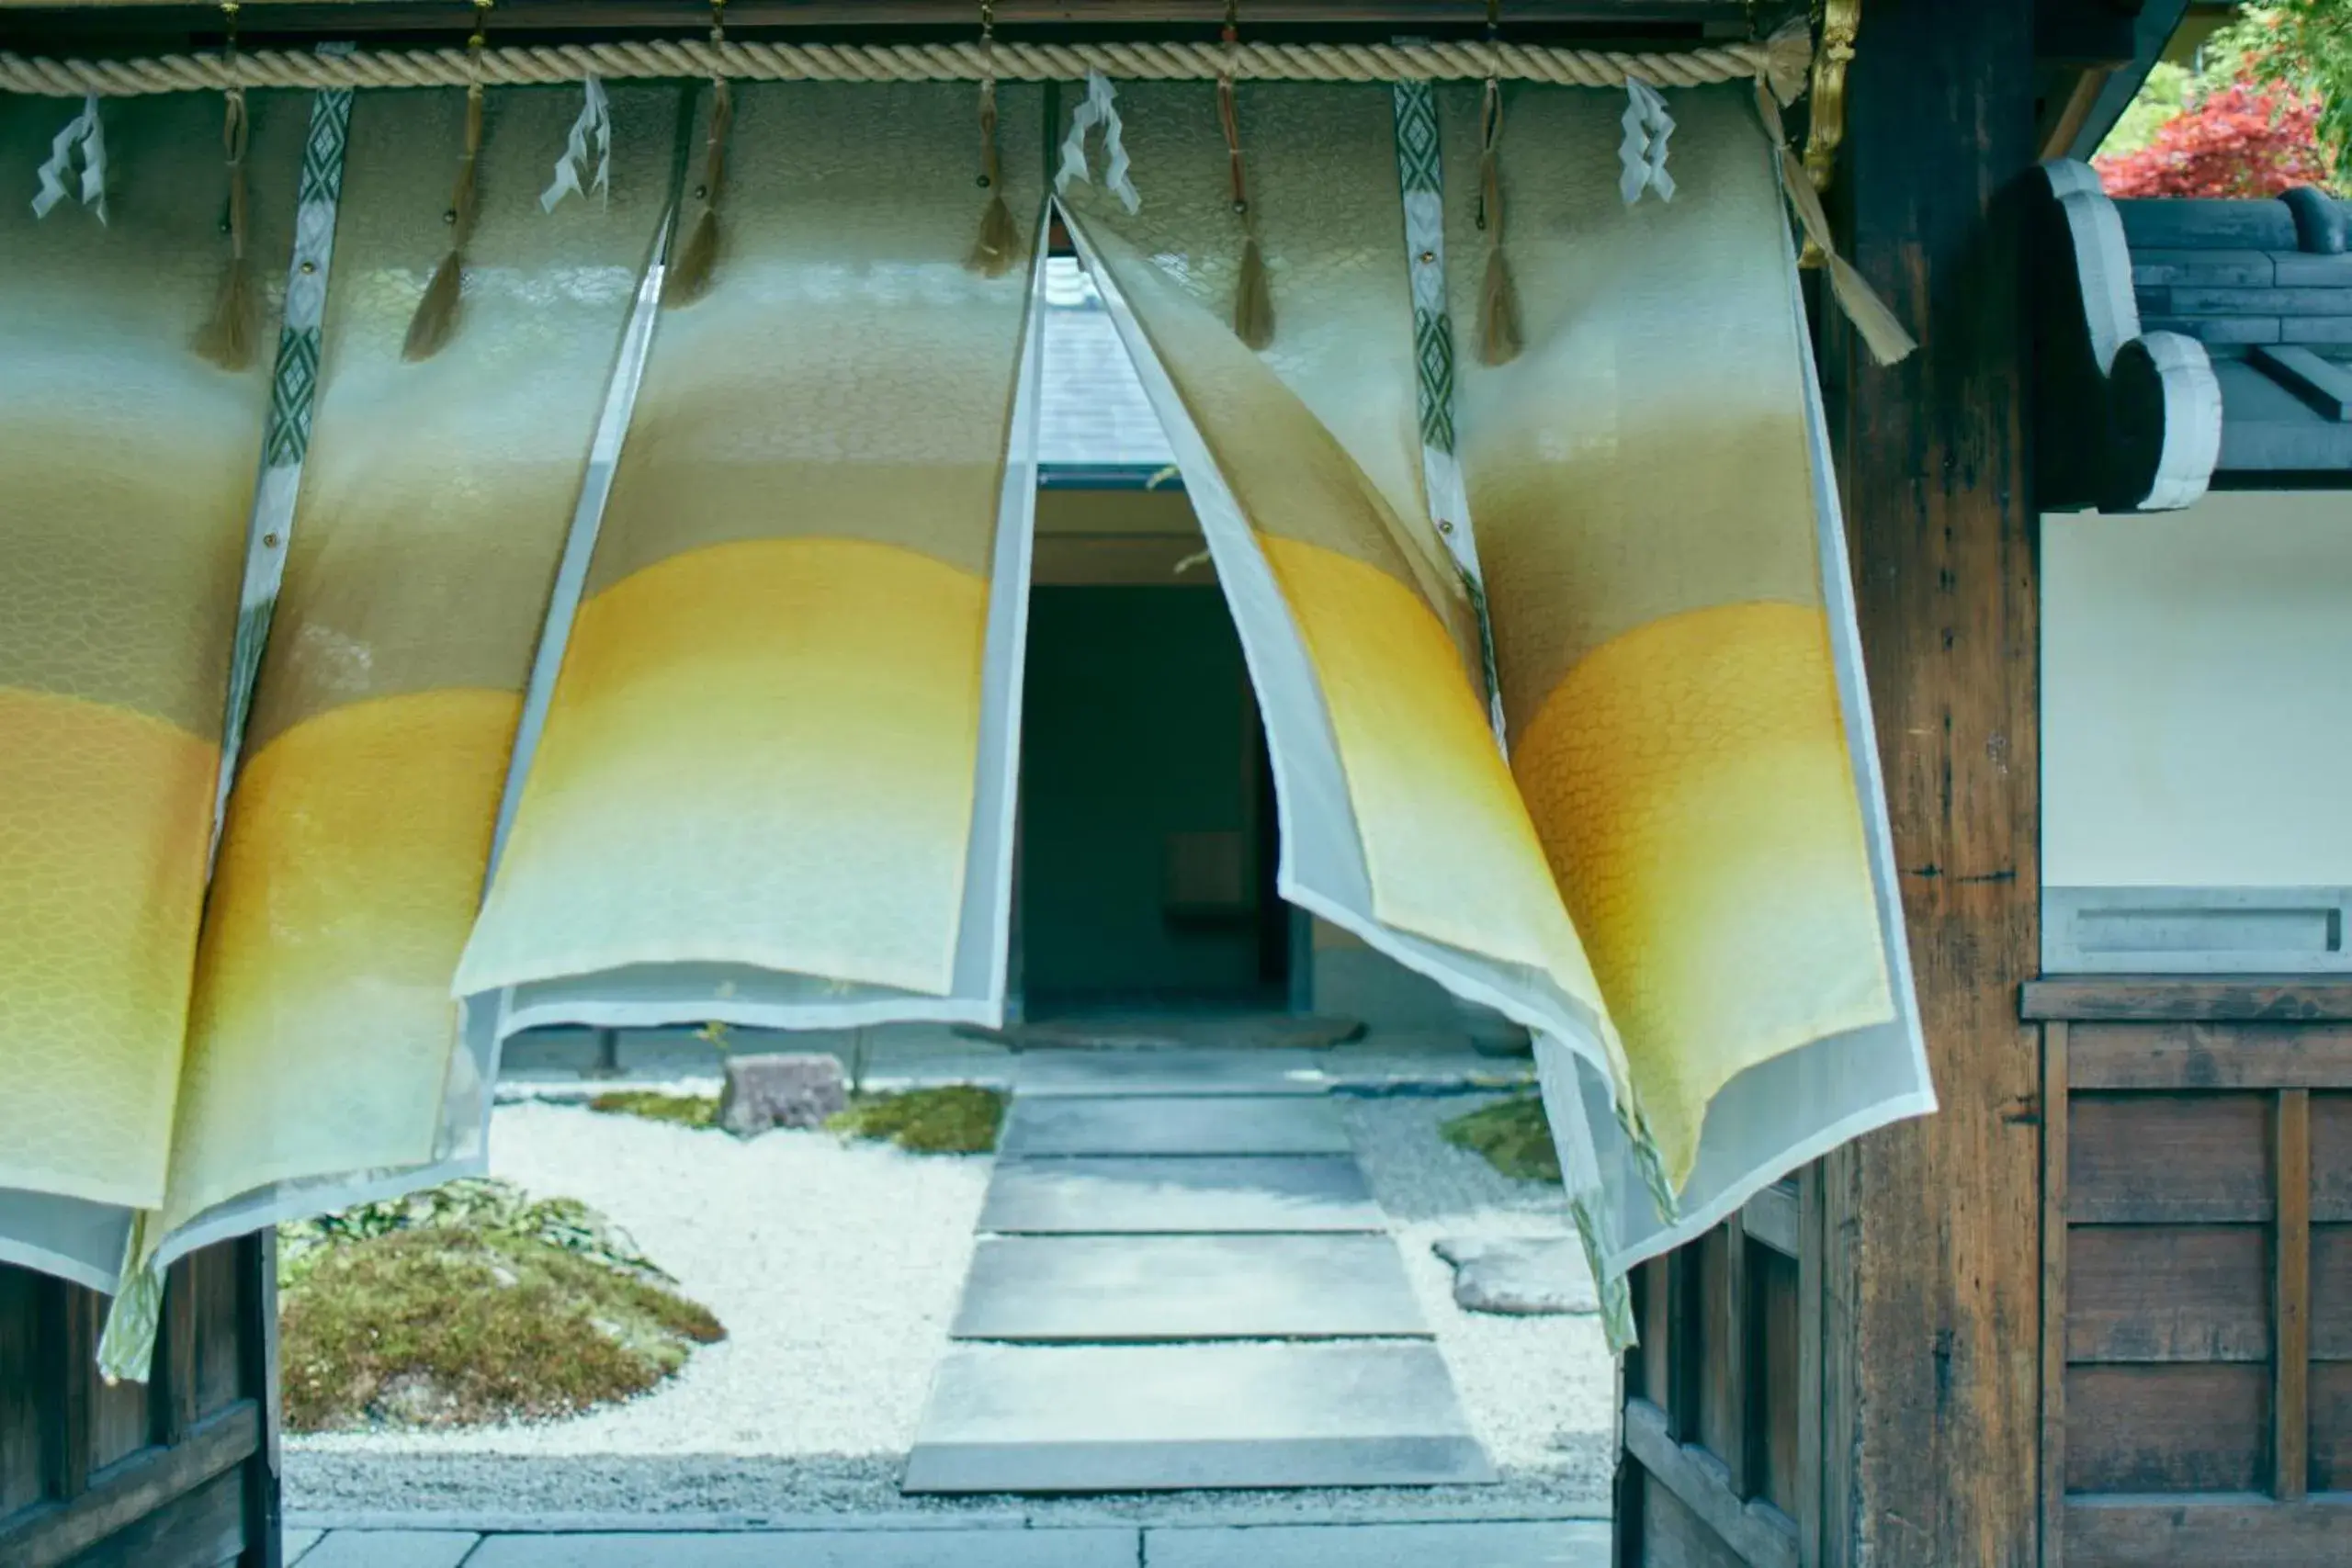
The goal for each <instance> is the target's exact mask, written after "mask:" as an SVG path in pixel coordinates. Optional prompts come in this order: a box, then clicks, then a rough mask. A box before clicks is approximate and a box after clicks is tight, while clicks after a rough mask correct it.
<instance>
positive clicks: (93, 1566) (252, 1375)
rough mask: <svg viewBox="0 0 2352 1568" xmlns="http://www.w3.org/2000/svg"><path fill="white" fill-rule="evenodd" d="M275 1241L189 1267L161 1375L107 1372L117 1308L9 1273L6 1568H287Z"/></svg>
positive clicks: (3, 1417) (5, 1297)
mask: <svg viewBox="0 0 2352 1568" xmlns="http://www.w3.org/2000/svg"><path fill="white" fill-rule="evenodd" d="M273 1269H274V1263H273V1262H272V1260H271V1257H270V1253H269V1247H268V1243H267V1240H266V1238H263V1237H248V1238H246V1239H244V1240H242V1241H235V1242H224V1243H222V1244H221V1245H220V1246H218V1247H209V1248H207V1249H206V1250H204V1251H202V1252H198V1253H196V1254H194V1255H193V1256H191V1257H188V1258H184V1259H182V1260H181V1261H180V1262H179V1263H178V1264H177V1265H175V1267H174V1268H173V1269H172V1271H171V1275H170V1279H169V1281H168V1283H167V1285H166V1287H165V1292H164V1320H163V1328H162V1330H161V1333H160V1335H159V1337H158V1344H157V1348H156V1363H155V1368H154V1375H153V1378H152V1380H151V1381H150V1382H146V1383H144V1384H139V1383H119V1384H117V1385H116V1386H114V1387H112V1388H108V1387H107V1386H106V1384H105V1383H104V1382H102V1381H101V1380H100V1379H99V1377H98V1373H97V1361H96V1357H97V1343H98V1333H99V1329H100V1327H101V1325H103V1323H104V1321H105V1315H106V1308H107V1301H106V1298H105V1297H103V1296H100V1295H98V1294H96V1293H95V1292H90V1291H85V1290H83V1289H81V1288H80V1287H78V1286H74V1285H69V1284H66V1283H64V1282H63V1281H62V1280H53V1279H51V1278H49V1277H48V1276H46V1275H41V1274H36V1273H33V1272H31V1271H30V1270H28V1269H14V1268H8V1267H5V1266H0V1562H5V1563H6V1564H8V1568H117V1565H122V1568H130V1565H133V1564H135V1565H137V1568H220V1564H224V1563H231V1562H234V1563H238V1564H240V1565H241V1568H277V1538H278V1530H277V1476H276V1465H275V1460H274V1451H275V1450H274V1445H273V1443H272V1442H271V1441H270V1438H269V1432H268V1413H269V1412H270V1411H271V1410H272V1409H273V1408H274V1407H275V1406H274V1404H273V1402H272V1392H271V1385H272V1382H273V1381H274V1379H275V1377H276V1368H275V1365H274V1357H273V1355H272V1353H271V1351H272V1347H273V1346H274V1345H275V1342H276V1332H275V1329H276V1325H275V1316H276V1313H277V1301H276V1295H275V1292H274V1290H273V1288H272V1287H273V1272H272V1271H273Z"/></svg>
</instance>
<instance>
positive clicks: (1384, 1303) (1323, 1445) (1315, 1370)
mask: <svg viewBox="0 0 2352 1568" xmlns="http://www.w3.org/2000/svg"><path fill="white" fill-rule="evenodd" d="M1327 1089H1329V1076H1328V1075H1327V1074H1326V1073H1325V1072H1324V1071H1323V1069H1322V1067H1321V1066H1320V1065H1319V1064H1318V1062H1317V1059H1316V1056H1315V1055H1314V1054H1313V1053H1311V1052H1308V1051H1306V1050H1300V1049H1284V1048H1281V1047H1261V1048H1254V1049H1253V1048H1246V1047H1244V1048H1233V1049H1216V1048H1190V1049H1181V1050H1179V1049H1170V1050H1132V1049H1131V1050H1068V1051H1056V1052H1039V1053H1028V1054H1024V1055H1023V1056H1022V1057H1021V1059H1020V1065H1019V1068H1018V1071H1017V1074H1016V1076H1015V1077H1014V1082H1013V1100H1012V1109H1011V1111H1010V1114H1009V1119H1008V1122H1007V1125H1006V1128H1005V1133H1004V1136H1003V1139H1002V1141H1001V1154H1000V1156H999V1159H998V1162H997V1166H996V1169H995V1172H994V1175H993V1177H992V1178H991V1180H990V1186H989V1195H988V1199H987V1201H986V1203H985V1205H984V1207H983V1209H982V1211H981V1214H980V1219H979V1230H980V1233H981V1239H980V1242H979V1245H978V1248H977V1249H976V1250H975V1253H974V1257H973V1262H972V1267H971V1271H970V1273H969V1274H968V1275H967V1279H966V1280H965V1286H964V1298H963V1303H962V1306H961V1309H960V1310H959V1312H958V1314H957V1316H956V1325H955V1327H954V1329H953V1331H952V1336H953V1337H954V1339H955V1340H956V1344H955V1346H954V1347H953V1348H951V1349H950V1350H949V1352H948V1354H947V1357H946V1359H945V1360H944V1361H943V1362H942V1364H941V1366H940V1368H939V1371H938V1372H937V1374H936V1375H935V1378H934V1381H933V1385H932V1393H931V1401H930V1404H929V1405H928V1406H927V1407H926V1409H925V1411H924V1413H923V1417H922V1424H921V1426H920V1427H919V1429H918V1431H917V1433H916V1438H915V1444H914V1450H913V1452H912V1453H911V1454H910V1456H909V1458H908V1461H907V1470H906V1476H905V1481H904V1488H905V1490H906V1491H907V1492H908V1493H910V1494H916V1495H920V1494H926V1493H964V1494H970V1493H1023V1494H1031V1495H1038V1494H1053V1493H1073V1492H1125V1491H1173V1490H1202V1489H1222V1488H1239V1487H1250V1488H1262V1487H1303V1486H1394V1485H1437V1484H1448V1483H1451V1484H1460V1483H1480V1482H1488V1481H1492V1480H1493V1479H1494V1472H1493V1469H1492V1467H1491V1466H1490V1465H1489V1464H1488V1462H1487V1455H1486V1453H1485V1450H1483V1449H1482V1448H1481V1447H1480V1446H1479V1443H1478V1440H1477V1438H1476V1436H1475V1435H1474V1434H1473V1432H1472V1430H1471V1427H1470V1424H1469V1419H1468V1417H1467V1416H1466V1415H1465V1414H1464V1411H1463V1409H1462V1405H1461V1401H1460V1400H1459V1398H1458V1397H1457V1396H1456V1395H1455V1393H1454V1389H1453V1381H1452V1379H1451V1377H1450V1375H1449V1374H1448V1372H1447V1371H1446V1366H1445V1362H1444V1360H1443V1359H1442V1357H1441V1356H1440V1355H1439V1354H1438V1351H1437V1348H1436V1346H1435V1344H1434V1343H1433V1342H1432V1337H1431V1335H1430V1328H1429V1325H1428V1324H1427V1322H1426V1321H1425V1320H1424V1319H1423V1317H1422V1315H1421V1311H1420V1307H1419V1303H1418V1301H1417V1300H1416V1299H1415V1297H1414V1294H1413V1292H1412V1288H1411V1285H1410V1284H1409V1283H1408V1280H1407V1279H1406V1275H1405V1269H1404V1261H1403V1258H1401V1257H1400V1256H1399V1255H1398V1253H1397V1245H1396V1243H1395V1241H1394V1240H1392V1239H1391V1238H1390V1237H1389V1235H1387V1222H1386V1217H1385V1215H1384V1214H1383V1213H1381V1210H1380V1207H1379V1205H1378V1204H1377V1203H1375V1202H1374V1201H1373V1199H1372V1195H1371V1192H1370V1190H1369V1189H1368V1188H1367V1187H1366V1185H1365V1182H1364V1178H1363V1170H1362V1169H1361V1168H1359V1167H1358V1166H1357V1164H1356V1159H1355V1156H1354V1153H1353V1151H1352V1150H1351V1149H1350V1148H1349V1147H1348V1144H1347V1135H1346V1130H1345V1126H1344V1124H1343V1123H1342V1122H1340V1118H1339V1117H1338V1116H1337V1115H1336V1114H1335V1113H1334V1111H1333V1109H1332V1107H1331V1105H1330V1104H1329V1100H1327V1099H1326V1098H1325V1094H1326V1090H1327Z"/></svg>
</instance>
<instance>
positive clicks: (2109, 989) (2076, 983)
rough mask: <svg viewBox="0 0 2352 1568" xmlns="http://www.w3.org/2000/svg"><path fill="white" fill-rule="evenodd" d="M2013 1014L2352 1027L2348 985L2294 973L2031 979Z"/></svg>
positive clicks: (2117, 1020)
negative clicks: (2348, 1023) (2339, 1024)
mask: <svg viewBox="0 0 2352 1568" xmlns="http://www.w3.org/2000/svg"><path fill="white" fill-rule="evenodd" d="M2018 1011H2019V1012H2020V1013H2021V1014H2022V1015H2023V1016H2024V1017H2027V1018H2030V1019H2047V1018H2065V1019H2072V1020H2074V1021H2075V1022H2077V1023H2090V1022H2112V1023H2124V1022H2135V1021H2136V1022H2151V1023H2160V1022H2165V1021H2174V1020H2182V1021H2189V1020H2199V1019H2202V1020H2211V1021H2235V1022H2241V1023H2325V1022H2337V1023H2340V1022H2346V1021H2352V982H2347V981H2344V980H2338V979H2334V978H2326V979H2321V978H2315V977H2311V976H2299V975H2233V976H2211V977H2207V976H2194V975H2069V976H2055V977H2052V978H2050V979H2043V980H2030V981H2028V982H2027V983H2026V984H2025V986H2024V987H2021V989H2020V990H2019V992H2018Z"/></svg>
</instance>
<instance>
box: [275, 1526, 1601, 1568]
mask: <svg viewBox="0 0 2352 1568" xmlns="http://www.w3.org/2000/svg"><path fill="white" fill-rule="evenodd" d="M285 1561H286V1562H287V1564H288V1568H296V1565H297V1564H299V1565H300V1568H640V1565H643V1564H654V1565H658V1568H1430V1565H1433V1564H1444V1565H1447V1568H1607V1564H1608V1562H1609V1526H1608V1525H1607V1524H1606V1523H1605V1522H1602V1521H1599V1520H1591V1519H1543V1520H1530V1521H1511V1522H1506V1523H1495V1524H1485V1523H1477V1524H1468V1523H1428V1524H1383V1525H1266V1526H1255V1527H1248V1526H1244V1527H1235V1526H1183V1527H1179V1526H1165V1527H1163V1526H1157V1525H1149V1524H1146V1525H1133V1524H1121V1525H1101V1526H1091V1525H1090V1526H1068V1527H1051V1528H1043V1529H1024V1528H1022V1527H1019V1526H995V1527H979V1528H972V1527H968V1526H967V1527H941V1528H921V1527H918V1528H899V1527H890V1526H883V1527H879V1528H871V1529H865V1528H851V1529H790V1530H778V1529H715V1530H700V1529H691V1530H658V1531H657V1530H637V1531H624V1530H576V1531H527V1532H505V1531H493V1532H488V1533H477V1532H474V1531H470V1530H447V1529H435V1530H391V1529H333V1530H327V1531H321V1530H317V1529H288V1531H287V1532H286V1557H285Z"/></svg>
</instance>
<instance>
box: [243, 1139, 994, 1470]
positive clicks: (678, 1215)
mask: <svg viewBox="0 0 2352 1568" xmlns="http://www.w3.org/2000/svg"><path fill="white" fill-rule="evenodd" d="M990 1163H991V1162H990V1161H989V1160H988V1159H985V1158H955V1157H939V1156H914V1155H909V1154H904V1153H901V1152H900V1151H899V1150H897V1149H895V1148H892V1147H890V1146H888V1145H882V1144H873V1143H859V1144H845V1143H843V1142H842V1140H841V1139H839V1138H837V1137H835V1136H833V1135H832V1134H829V1133H791V1132H775V1133H769V1134H764V1135H763V1136H761V1137H758V1138H753V1139H751V1140H748V1141H744V1140H739V1139H736V1138H732V1137H729V1136H728V1135H727V1134H724V1133H718V1132H712V1131H707V1130H698V1129H694V1128H686V1127H678V1126H672V1125H668V1124H666V1123H662V1122H649V1121H645V1120H642V1119H640V1118H638V1117H634V1116H606V1115H600V1114H598V1113H597V1112H595V1111H589V1110H586V1109H585V1108H582V1107H577V1106H563V1105H553V1104H528V1103H526V1104H516V1105H503V1106H501V1107H499V1108H498V1110H497V1112H496V1114H495V1116H494V1119H493V1122H492V1132H491V1173H492V1175H494V1176H499V1177H503V1178H504V1179H507V1180H509V1181H514V1182H516V1183H518V1184H520V1185H521V1186H523V1187H525V1188H526V1189H528V1190H530V1191H531V1192H532V1193H533V1194H535V1195H537V1196H545V1197H557V1196H562V1197H572V1198H578V1199H580V1200H582V1201H584V1202H586V1203H588V1204H590V1205H591V1206H592V1207H594V1208H596V1209H600V1210H602V1211H603V1212H604V1213H605V1214H607V1215H609V1216H610V1217H611V1218H612V1219H613V1220H615V1221H616V1222H617V1223H618V1224H620V1225H621V1227H622V1228H623V1229H625V1230H627V1231H628V1233H629V1235H631V1236H632V1237H634V1238H635V1239H636V1241H637V1243H638V1246H639V1249H640V1250H642V1251H643V1252H644V1253H645V1254H646V1256H647V1257H649V1258H651V1259H652V1260H653V1261H654V1262H655V1263H657V1264H659V1265H660V1266H661V1267H662V1268H663V1269H667V1270H669V1272H671V1273H672V1274H673V1275H675V1276H676V1277H677V1280H678V1287H679V1289H680V1290H681V1291H683V1292H684V1293H685V1294H686V1295H688V1296H690V1297H692V1298H693V1299H694V1300H695V1301H698V1302H700V1303H703V1305H705V1306H707V1307H708V1308H710V1310H711V1311H712V1312H714V1313H716V1314H718V1321H719V1322H720V1323H722V1324H724V1325H726V1326H727V1333H728V1337H727V1338H726V1339H725V1340H724V1341H723V1342H721V1343H719V1344H718V1345H714V1346H710V1347H707V1348H703V1349H698V1350H696V1351H695V1353H694V1356H693V1358H692V1359H690V1360H689V1361H688V1362H687V1363H686V1368H685V1371H683V1372H681V1373H680V1374H679V1375H678V1376H677V1377H676V1378H674V1379H673V1380H672V1381H670V1382H667V1383H664V1384H663V1385H662V1387H661V1388H659V1389H657V1390H656V1391H654V1392H653V1393H650V1394H647V1395H645V1396H644V1397H642V1398H639V1399H635V1400H631V1401H629V1402H628V1404H620V1405H616V1406H613V1407H612V1408H610V1409H606V1410H601V1411H597V1412H594V1413H593V1414H591V1415H588V1416H581V1417H579V1418H577V1419H574V1420H569V1421H560V1422H551V1423H548V1424H545V1425H537V1426H514V1427H490V1428H486V1429H482V1430H478V1431H472V1432H451V1433H410V1432H399V1433H392V1432H387V1433H354V1434H327V1435H322V1436H319V1437H312V1438H292V1439H289V1440H288V1441H289V1446H293V1447H299V1448H303V1449H311V1450H320V1451H326V1452H333V1451H336V1450H345V1451H349V1450H362V1451H375V1452H384V1451H390V1452H431V1453H451V1452H458V1451H472V1452H481V1453H508V1454H681V1453H696V1454H811V1455H818V1454H823V1455H839V1456H866V1455H884V1454H888V1455H899V1454H903V1453H904V1452H905V1451H906V1450H907V1449H908V1447H909V1446H910V1444H911V1443H912V1442H913V1440H914V1431H915V1422H916V1420H917V1418H918V1417H919V1416H921V1415H922V1402H923V1397H924V1395H925V1394H926V1393H928V1392H929V1390H930V1387H931V1373H932V1369H933V1367H934V1366H935V1365H936V1364H937V1363H938V1360H939V1358H940V1356H941V1355H942V1353H943V1352H944V1350H945V1349H946V1347H947V1325H948V1321H949V1319H950V1317H951V1316H952V1315H953V1314H954V1313H955V1310H956V1294H957V1292H958V1290H959V1289H960V1288H961V1286H962V1284H963V1280H964V1272H965V1269H966V1268H967V1265H968V1264H969V1262H970V1260H971V1253H972V1224H973V1222H974V1221H975V1220H976V1219H977V1218H978V1215H979V1211H980V1198H981V1194H982V1192H983V1191H984V1190H985V1189H986V1188H987V1186H988V1178H989V1165H990Z"/></svg>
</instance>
